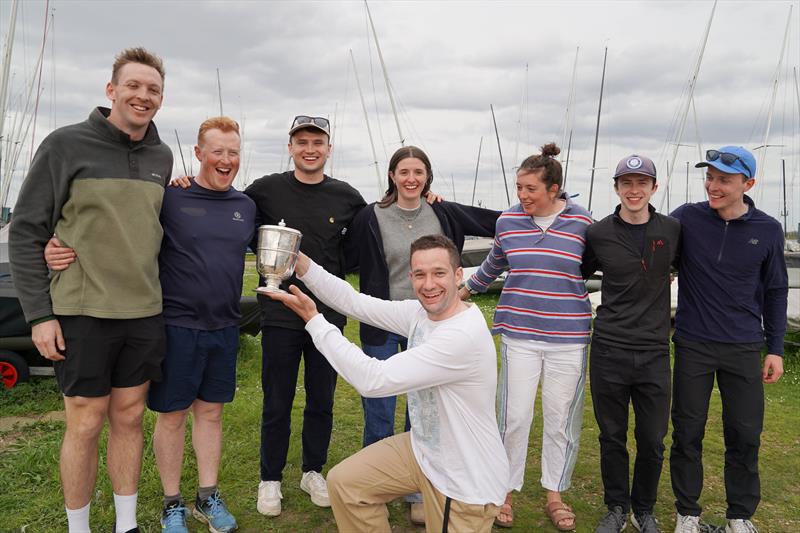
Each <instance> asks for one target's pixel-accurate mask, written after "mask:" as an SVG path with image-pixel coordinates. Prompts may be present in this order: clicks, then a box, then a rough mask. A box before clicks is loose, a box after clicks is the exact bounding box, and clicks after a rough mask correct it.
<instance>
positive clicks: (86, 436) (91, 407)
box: [60, 396, 109, 509]
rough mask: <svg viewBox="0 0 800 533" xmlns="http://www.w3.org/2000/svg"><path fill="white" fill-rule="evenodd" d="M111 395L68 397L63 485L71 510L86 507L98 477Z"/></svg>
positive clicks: (62, 473) (66, 401) (66, 500)
mask: <svg viewBox="0 0 800 533" xmlns="http://www.w3.org/2000/svg"><path fill="white" fill-rule="evenodd" d="M108 405H109V396H102V397H99V398H87V397H84V396H65V397H64V412H65V414H66V419H67V420H66V425H67V428H66V431H65V432H64V440H63V442H62V443H61V463H60V467H61V486H62V488H63V490H64V504H65V505H66V507H67V509H80V508H81V507H85V506H86V505H87V504H88V503H89V501H90V500H91V498H92V491H93V489H94V484H95V480H96V478H97V439H98V438H99V436H100V431H101V430H102V429H103V422H104V421H105V417H106V412H107V410H108Z"/></svg>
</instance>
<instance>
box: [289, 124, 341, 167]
mask: <svg viewBox="0 0 800 533" xmlns="http://www.w3.org/2000/svg"><path fill="white" fill-rule="evenodd" d="M330 152H331V145H330V143H329V139H328V136H327V135H326V134H325V133H323V132H321V131H320V130H318V129H315V128H305V129H302V130H299V131H296V132H295V133H294V135H292V137H291V138H290V139H289V155H291V156H292V160H293V161H294V168H295V175H297V176H298V177H299V178H301V179H302V178H308V179H313V180H321V179H322V171H323V169H324V168H325V163H326V162H327V161H328V155H329V154H330Z"/></svg>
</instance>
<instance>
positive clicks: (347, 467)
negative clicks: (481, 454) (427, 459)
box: [328, 432, 500, 533]
mask: <svg viewBox="0 0 800 533" xmlns="http://www.w3.org/2000/svg"><path fill="white" fill-rule="evenodd" d="M464 468H469V466H468V465H464ZM328 492H329V493H330V498H331V507H332V508H333V516H334V517H335V518H336V526H337V527H338V528H339V531H340V532H341V533H356V532H363V533H390V532H391V527H390V526H389V510H388V509H387V508H386V503H387V502H390V501H392V500H394V499H395V498H398V497H400V496H404V495H406V494H411V493H413V492H421V493H422V502H423V506H424V508H425V531H426V533H440V532H441V531H442V520H443V519H444V505H445V496H444V494H442V493H441V492H439V491H438V490H436V488H434V486H433V485H431V483H430V481H428V478H426V477H425V474H423V473H422V470H420V468H419V464H417V460H416V458H415V457H414V452H413V451H412V449H411V434H410V433H409V432H405V433H401V434H399V435H394V436H392V437H388V438H385V439H383V440H380V441H378V442H376V443H374V444H372V445H370V446H367V447H366V448H364V449H362V450H361V451H359V452H357V453H355V454H354V455H351V456H350V457H348V458H347V459H345V460H344V461H342V462H341V463H339V464H338V465H336V466H335V467H334V468H333V469H332V470H331V471H330V472H329V473H328ZM499 512H500V508H499V507H498V506H496V505H494V504H492V503H487V504H485V505H473V504H467V503H463V502H459V501H456V500H451V501H450V517H449V522H448V529H447V530H448V531H449V532H450V533H482V532H489V531H491V529H492V523H493V521H494V518H495V516H497V514H498V513H499Z"/></svg>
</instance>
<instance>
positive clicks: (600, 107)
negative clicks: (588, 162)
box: [586, 46, 608, 213]
mask: <svg viewBox="0 0 800 533" xmlns="http://www.w3.org/2000/svg"><path fill="white" fill-rule="evenodd" d="M607 59H608V47H607V46H606V47H605V49H604V51H603V75H602V76H601V77H600V102H599V103H598V104H597V124H596V125H595V128H594V151H593V152H592V176H591V178H590V179H589V205H588V206H587V207H586V209H588V210H589V212H590V213H591V212H592V193H593V192H594V171H595V165H596V163H597V139H598V137H599V136H600V113H601V111H602V110H603V87H604V86H605V83H606V60H607Z"/></svg>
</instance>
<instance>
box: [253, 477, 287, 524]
mask: <svg viewBox="0 0 800 533" xmlns="http://www.w3.org/2000/svg"><path fill="white" fill-rule="evenodd" d="M281 498H283V494H281V482H280V481H262V482H261V483H259V484H258V503H257V504H256V509H258V512H259V513H261V514H263V515H266V516H278V515H279V514H281Z"/></svg>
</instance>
